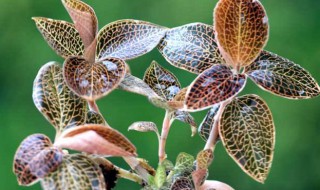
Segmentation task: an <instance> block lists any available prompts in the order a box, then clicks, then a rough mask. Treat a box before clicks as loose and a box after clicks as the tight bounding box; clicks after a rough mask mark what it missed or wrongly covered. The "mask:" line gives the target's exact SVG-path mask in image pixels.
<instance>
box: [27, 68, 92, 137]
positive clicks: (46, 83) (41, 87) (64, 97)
mask: <svg viewBox="0 0 320 190" xmlns="http://www.w3.org/2000/svg"><path fill="white" fill-rule="evenodd" d="M32 98H33V102H34V104H35V105H36V107H37V108H38V110H39V111H40V112H41V113H42V114H43V116H44V117H45V118H46V119H47V120H48V121H49V122H50V123H51V124H52V125H53V126H54V127H55V128H56V130H57V131H58V132H61V131H63V129H65V128H70V127H73V126H77V125H81V124H83V123H84V121H85V118H86V109H87V108H86V102H85V101H84V100H82V99H81V98H79V97H78V96H76V95H75V94H74V93H73V92H72V91H70V90H69V88H68V86H67V85H66V83H65V81H64V79H63V75H62V69H61V67H60V65H59V64H58V63H56V62H49V63H47V64H45V65H44V66H42V67H41V69H40V70H39V72H38V75H37V77H36V78H35V80H34V83H33V93H32Z"/></svg>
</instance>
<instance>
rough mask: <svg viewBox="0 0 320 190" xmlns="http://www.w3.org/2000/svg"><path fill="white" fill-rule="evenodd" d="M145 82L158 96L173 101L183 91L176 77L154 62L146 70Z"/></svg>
mask: <svg viewBox="0 0 320 190" xmlns="http://www.w3.org/2000/svg"><path fill="white" fill-rule="evenodd" d="M143 80H144V81H145V82H146V83H147V84H148V85H149V86H150V87H151V88H152V90H153V91H154V92H155V93H157V94H158V96H160V97H162V98H164V99H166V100H167V101H170V100H172V99H173V98H174V97H175V96H176V95H177V93H178V92H179V91H180V89H181V85H180V83H179V80H178V79H177V77H176V76H174V75H173V74H172V73H171V72H169V71H168V70H166V69H164V68H163V67H161V66H160V65H159V64H158V63H157V62H156V61H153V62H152V63H151V65H150V67H148V69H147V70H146V72H145V74H144V77H143Z"/></svg>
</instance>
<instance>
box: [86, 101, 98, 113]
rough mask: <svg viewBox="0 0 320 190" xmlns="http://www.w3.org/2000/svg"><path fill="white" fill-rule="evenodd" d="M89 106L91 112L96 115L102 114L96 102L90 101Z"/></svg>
mask: <svg viewBox="0 0 320 190" xmlns="http://www.w3.org/2000/svg"><path fill="white" fill-rule="evenodd" d="M88 105H89V109H90V110H91V111H94V112H96V113H100V110H99V107H98V105H97V104H96V102H95V101H94V100H93V101H88Z"/></svg>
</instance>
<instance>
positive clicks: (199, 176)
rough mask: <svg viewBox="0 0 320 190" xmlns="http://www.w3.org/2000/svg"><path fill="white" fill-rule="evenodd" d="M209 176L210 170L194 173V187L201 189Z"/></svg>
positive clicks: (200, 170)
mask: <svg viewBox="0 0 320 190" xmlns="http://www.w3.org/2000/svg"><path fill="white" fill-rule="evenodd" d="M207 176H208V169H198V170H195V171H193V172H192V180H193V183H194V185H195V186H196V187H197V188H196V189H199V187H200V186H201V185H202V184H203V183H204V182H205V180H206V179H207Z"/></svg>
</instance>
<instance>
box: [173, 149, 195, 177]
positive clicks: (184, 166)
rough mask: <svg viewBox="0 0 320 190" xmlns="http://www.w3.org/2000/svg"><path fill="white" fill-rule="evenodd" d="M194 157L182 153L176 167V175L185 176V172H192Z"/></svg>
mask: <svg viewBox="0 0 320 190" xmlns="http://www.w3.org/2000/svg"><path fill="white" fill-rule="evenodd" d="M193 162H194V157H193V156H192V155H190V154H187V153H183V152H182V153H180V154H179V155H178V157H177V160H176V165H175V166H174V171H175V173H176V174H183V173H185V172H190V173H191V172H192V170H193Z"/></svg>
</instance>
